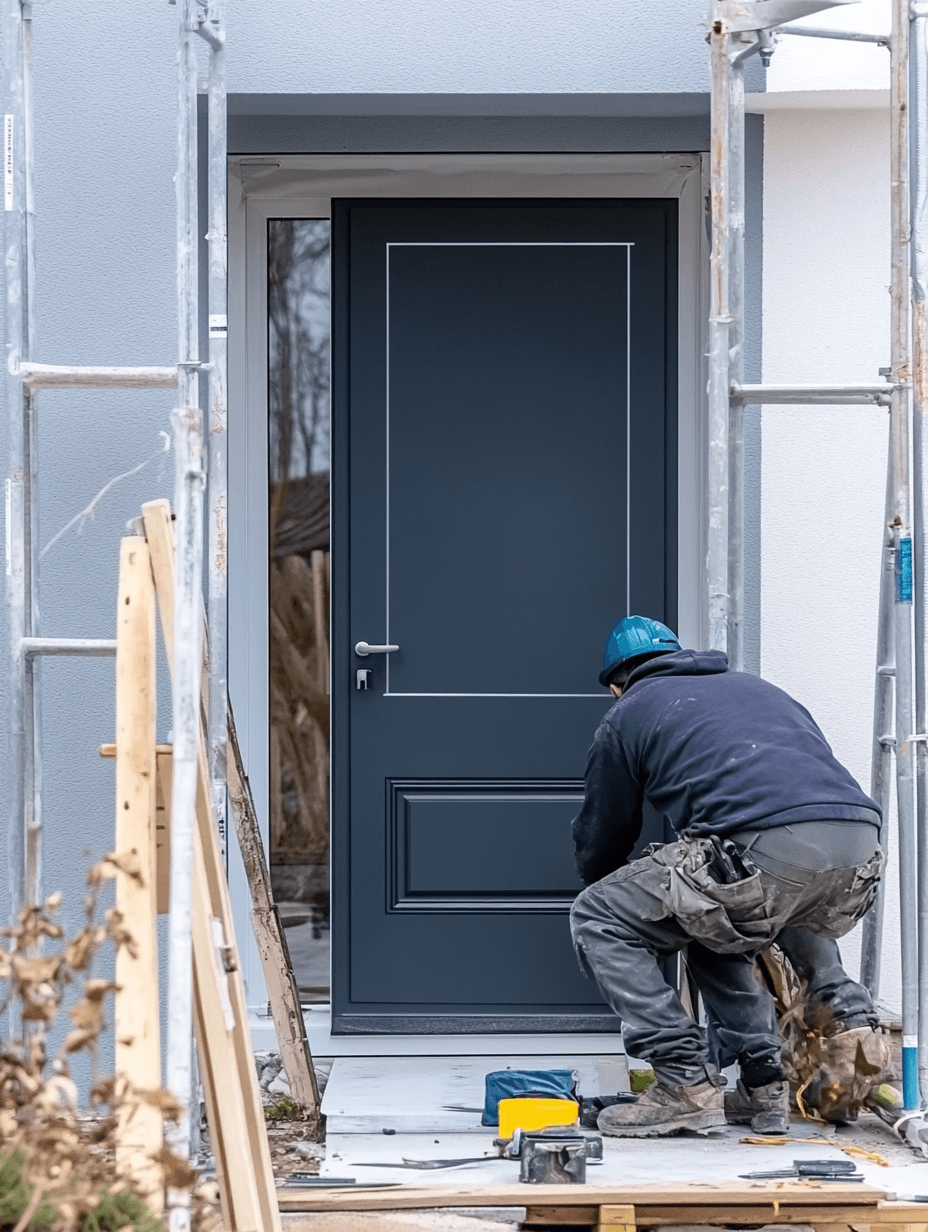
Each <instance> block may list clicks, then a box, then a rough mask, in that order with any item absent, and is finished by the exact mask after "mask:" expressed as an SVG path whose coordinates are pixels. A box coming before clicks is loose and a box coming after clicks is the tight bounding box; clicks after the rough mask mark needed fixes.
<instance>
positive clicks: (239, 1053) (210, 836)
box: [142, 501, 280, 1232]
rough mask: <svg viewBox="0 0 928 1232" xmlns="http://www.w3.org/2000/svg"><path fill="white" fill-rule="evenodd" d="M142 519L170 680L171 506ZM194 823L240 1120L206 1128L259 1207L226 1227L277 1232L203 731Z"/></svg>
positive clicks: (225, 1077)
mask: <svg viewBox="0 0 928 1232" xmlns="http://www.w3.org/2000/svg"><path fill="white" fill-rule="evenodd" d="M142 518H143V522H144V526H145V537H146V539H147V540H148V547H149V551H150V553H151V560H152V572H153V574H154V578H155V593H156V595H157V598H158V609H159V612H160V613H161V617H162V631H163V633H164V638H165V647H166V650H167V658H168V665H169V667H170V669H171V673H172V678H173V671H174V622H173V612H174V588H175V561H174V533H173V525H172V523H171V514H170V505H169V504H168V502H167V501H151V502H149V503H148V504H145V505H143V506H142ZM166 613H167V614H168V617H169V618H168V620H167V621H165V614H166ZM196 823H197V824H196V832H197V852H198V853H199V857H200V859H201V868H202V872H203V884H204V886H205V890H206V904H207V910H208V914H209V917H210V921H211V922H212V921H213V920H217V921H219V926H220V928H221V930H222V933H223V943H224V948H225V962H226V972H225V981H224V985H223V987H224V991H225V993H226V995H227V996H228V1000H229V1004H230V1007H231V1014H230V1021H231V1031H230V1032H229V1035H230V1039H231V1044H232V1054H233V1055H232V1058H231V1061H232V1063H231V1064H228V1065H223V1067H222V1068H221V1069H219V1068H217V1069H215V1070H214V1071H213V1072H214V1078H215V1080H216V1081H218V1086H216V1087H214V1094H215V1095H216V1097H217V1100H220V1099H221V1098H222V1093H223V1091H224V1089H225V1088H227V1087H231V1086H235V1085H236V1082H235V1081H230V1080H232V1079H236V1080H237V1086H238V1088H239V1090H240V1091H241V1093H242V1098H243V1100H244V1115H243V1116H240V1117H236V1116H232V1117H230V1116H228V1115H224V1114H223V1113H222V1112H220V1111H219V1110H218V1109H217V1111H216V1112H214V1114H213V1115H214V1120H213V1121H212V1122H211V1129H212V1130H213V1136H214V1139H215V1138H216V1137H218V1136H220V1135H223V1136H225V1137H229V1136H233V1135H235V1136H238V1137H240V1138H242V1140H243V1142H244V1144H245V1146H246V1147H247V1150H248V1153H249V1155H250V1168H251V1170H252V1172H253V1174H254V1179H255V1184H256V1186H257V1196H258V1201H259V1203H260V1218H259V1219H258V1221H257V1222H256V1223H250V1222H249V1223H244V1222H243V1223H239V1224H232V1226H231V1229H230V1232H257V1230H258V1229H260V1232H279V1229H280V1210H279V1207H278V1205H277V1198H276V1192H275V1188H274V1173H273V1169H272V1167H271V1155H270V1149H269V1147H268V1140H267V1128H266V1126H265V1123H264V1109H263V1106H262V1103H261V1093H260V1090H259V1088H258V1077H257V1074H256V1072H255V1064H254V1057H253V1055H252V1049H251V1038H250V1036H249V1033H248V1011H247V1006H246V1003H245V988H244V985H243V983H242V977H241V963H240V961H239V955H238V947H237V945H236V942H235V930H234V927H233V923H232V905H231V901H230V898H229V885H228V882H227V881H226V875H225V867H224V864H223V860H222V854H221V852H220V849H219V836H218V833H217V827H216V819H215V817H214V816H213V810H212V802H211V799H210V779H209V768H208V765H207V760H206V744H205V741H204V739H203V733H202V731H201V732H200V734H199V748H198V751H197V800H196ZM194 955H196V946H194ZM209 1025H210V1024H209V1023H207V1022H206V1020H205V1019H204V1026H206V1027H209ZM211 1038H212V1037H211V1036H210V1035H208V1034H201V1036H200V1041H199V1042H200V1047H201V1050H203V1049H205V1048H206V1047H208V1046H209V1044H210V1040H211ZM243 1131H244V1133H243ZM217 1162H218V1155H217ZM235 1180H236V1178H233V1177H231V1176H229V1175H228V1174H227V1175H226V1181H227V1182H228V1183H235Z"/></svg>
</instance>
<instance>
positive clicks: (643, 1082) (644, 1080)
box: [628, 1069, 656, 1095]
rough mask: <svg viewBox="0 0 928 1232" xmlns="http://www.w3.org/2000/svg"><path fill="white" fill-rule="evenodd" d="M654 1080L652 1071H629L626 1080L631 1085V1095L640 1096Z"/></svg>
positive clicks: (654, 1076)
mask: <svg viewBox="0 0 928 1232" xmlns="http://www.w3.org/2000/svg"><path fill="white" fill-rule="evenodd" d="M655 1078H656V1075H655V1073H654V1070H653V1069H630V1070H629V1071H628V1079H629V1082H630V1083H631V1084H632V1094H633V1095H640V1094H641V1092H642V1091H646V1090H647V1089H648V1087H649V1086H650V1085H651V1083H652V1082H654V1081H655Z"/></svg>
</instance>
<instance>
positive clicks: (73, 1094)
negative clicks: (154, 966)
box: [0, 854, 218, 1232]
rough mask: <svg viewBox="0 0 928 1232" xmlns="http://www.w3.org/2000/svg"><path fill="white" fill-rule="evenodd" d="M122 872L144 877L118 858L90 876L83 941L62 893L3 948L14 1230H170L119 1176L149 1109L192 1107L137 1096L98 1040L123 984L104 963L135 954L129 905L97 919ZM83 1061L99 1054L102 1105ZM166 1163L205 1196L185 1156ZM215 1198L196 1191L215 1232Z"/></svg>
mask: <svg viewBox="0 0 928 1232" xmlns="http://www.w3.org/2000/svg"><path fill="white" fill-rule="evenodd" d="M117 870H119V871H121V872H123V873H126V874H127V875H128V876H130V877H132V876H135V877H137V876H138V869H137V868H135V869H134V868H133V867H132V864H131V862H130V861H129V860H127V859H123V858H120V857H117V856H115V855H112V854H111V855H109V856H107V857H105V858H104V860H102V861H101V862H100V863H99V864H97V865H94V866H93V867H92V868H91V869H90V872H89V874H88V878H87V882H88V887H89V892H88V894H87V896H86V898H85V902H84V907H85V917H86V918H85V923H84V925H83V927H82V928H81V929H80V930H79V931H78V932H76V933H75V934H74V935H73V936H71V937H68V938H66V937H65V936H64V930H63V929H62V927H61V925H60V924H59V923H58V922H57V916H58V911H59V908H60V905H61V895H60V894H53V895H52V896H51V897H50V898H48V899H47V900H46V901H45V902H44V903H42V904H41V905H39V906H34V907H26V908H24V909H23V910H22V911H21V912H20V913H19V917H18V920H17V923H16V925H15V926H14V927H11V928H4V929H0V936H2V937H5V938H7V939H8V940H7V944H6V945H0V984H2V985H5V989H4V996H3V999H2V1001H0V1014H3V1016H4V1019H5V1021H6V1022H14V1023H16V1024H17V1031H18V1032H19V1035H18V1038H8V1039H6V1040H3V1041H2V1042H0V1230H2V1232H6V1230H7V1229H10V1230H12V1232H25V1230H26V1229H27V1228H28V1229H35V1230H38V1229H44V1228H48V1229H54V1230H55V1232H120V1230H122V1232H128V1230H129V1229H134V1230H135V1232H159V1230H161V1229H163V1225H162V1223H161V1221H160V1219H157V1218H156V1217H155V1216H154V1215H152V1214H151V1212H150V1211H149V1210H148V1208H147V1207H146V1205H145V1201H144V1196H143V1195H142V1194H141V1193H138V1192H136V1191H135V1188H134V1185H133V1181H132V1178H131V1177H128V1176H126V1175H122V1174H121V1173H120V1172H119V1171H118V1169H117V1165H116V1132H117V1125H118V1124H120V1123H122V1124H123V1125H125V1124H126V1122H127V1120H130V1121H131V1117H132V1115H133V1112H134V1111H135V1110H136V1109H139V1108H141V1107H142V1106H144V1105H149V1106H152V1105H154V1106H156V1107H157V1108H159V1109H160V1110H161V1111H162V1113H163V1114H164V1115H165V1116H166V1117H168V1118H174V1117H176V1116H177V1115H178V1113H179V1111H180V1109H179V1108H178V1106H177V1104H176V1102H175V1101H174V1099H173V1097H172V1096H171V1095H170V1094H169V1093H168V1092H167V1091H164V1090H155V1091H142V1090H137V1089H134V1088H132V1087H131V1086H130V1084H129V1083H128V1082H126V1081H125V1080H124V1079H122V1078H114V1077H111V1076H101V1074H100V1073H99V1063H98V1061H99V1059H98V1044H99V1041H100V1038H101V1035H102V1034H103V1032H104V1030H105V1029H106V1009H107V1005H108V1002H109V999H110V997H111V996H112V994H113V993H114V992H115V991H116V985H115V984H114V983H113V981H112V980H109V979H102V978H99V977H97V976H95V975H94V974H93V963H94V960H95V958H96V957H97V956H98V954H99V953H100V951H101V948H103V947H107V948H108V949H109V950H110V952H112V953H113V954H115V952H116V951H118V950H119V949H120V948H122V947H126V949H127V950H128V951H129V952H130V953H132V952H134V947H135V942H134V940H133V938H132V937H131V935H130V934H129V932H128V931H127V929H126V927H125V924H124V921H123V918H122V915H121V913H120V912H119V911H118V909H117V908H115V907H112V908H110V909H109V910H108V911H106V912H105V914H104V923H99V922H98V920H97V916H98V898H99V892H100V888H101V887H102V885H103V884H104V882H106V881H107V880H109V879H111V878H112V877H114V876H115V874H116V871H117ZM56 943H57V948H54V949H53V948H52V947H53V946H55V945H56ZM72 986H73V987H74V988H75V990H76V991H77V993H78V996H77V999H76V1000H75V1001H74V1003H73V1004H72V1005H71V1006H70V1008H69V1009H68V1011H67V1016H68V1018H69V1019H70V1021H71V1030H69V1031H68V1033H67V1035H66V1036H65V1039H64V1042H63V1044H62V1047H61V1049H60V1052H59V1054H58V1055H57V1056H55V1057H54V1058H52V1059H49V1057H48V1052H47V1042H48V1034H49V1031H50V1029H51V1027H52V1024H53V1023H54V1022H55V1021H56V1019H57V1016H58V1013H59V1010H60V1008H61V1005H62V1001H63V999H64V996H65V993H66V991H67V990H68V989H69V988H71V987H72ZM80 1053H85V1054H87V1055H88V1056H89V1058H90V1063H91V1072H92V1084H91V1087H90V1092H89V1095H90V1107H89V1109H85V1110H83V1111H82V1110H81V1109H80V1108H79V1104H78V1089H77V1086H76V1084H75V1082H74V1080H73V1079H72V1077H71V1072H70V1058H71V1057H73V1056H76V1055H78V1054H80ZM158 1162H159V1163H160V1165H161V1168H162V1172H163V1175H164V1181H165V1185H166V1186H167V1185H170V1186H171V1187H174V1188H186V1189H193V1187H194V1185H195V1184H196V1182H197V1175H196V1173H195V1172H194V1171H193V1170H192V1169H191V1168H190V1167H189V1166H188V1164H187V1163H186V1161H185V1160H182V1159H179V1158H178V1157H177V1156H175V1155H173V1154H172V1153H171V1152H170V1151H169V1150H167V1149H164V1150H163V1151H162V1152H161V1155H160V1156H159V1159H158ZM211 1196H213V1195H206V1194H203V1193H199V1194H198V1195H197V1194H195V1200H194V1205H195V1211H196V1217H197V1220H198V1223H199V1226H200V1228H201V1229H203V1232H206V1229H207V1228H209V1227H210V1226H211V1225H212V1226H218V1216H217V1214H216V1210H215V1207H214V1205H213V1204H212V1203H211V1202H210V1201H209V1200H208V1197H211Z"/></svg>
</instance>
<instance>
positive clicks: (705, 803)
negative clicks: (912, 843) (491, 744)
mask: <svg viewBox="0 0 928 1232" xmlns="http://www.w3.org/2000/svg"><path fill="white" fill-rule="evenodd" d="M599 679H600V683H601V684H603V685H605V686H607V687H608V688H609V689H610V691H611V692H612V694H613V696H614V697H615V699H616V701H615V704H614V705H613V706H612V707H611V709H610V710H609V711H608V712H607V713H606V715H605V717H604V719H603V721H602V723H601V724H600V725H599V728H598V729H597V731H596V735H595V737H594V741H593V745H592V748H591V749H590V753H589V757H588V761H587V767H586V781H585V796H584V802H583V807H582V809H581V810H580V813H579V814H578V816H577V817H576V818H575V820H574V822H573V838H574V852H575V856H576V860H577V868H578V870H579V873H580V877H581V879H582V880H583V881H584V883H585V884H586V886H587V889H585V890H584V891H583V892H582V893H581V894H580V895H579V896H578V898H577V899H576V901H575V903H574V905H573V908H572V910H571V931H572V935H573V941H574V947H575V949H576V952H577V957H578V959H579V962H580V966H581V968H582V969H583V970H584V971H585V972H586V973H587V974H588V975H591V976H592V977H593V978H594V979H595V980H596V982H597V983H598V985H599V987H600V989H601V991H602V993H603V996H604V997H605V999H606V1000H607V1001H608V1003H609V1004H610V1005H611V1006H612V1008H613V1009H614V1010H615V1012H616V1014H617V1015H618V1016H619V1018H620V1019H621V1020H622V1026H623V1035H624V1040H625V1046H626V1048H627V1050H628V1052H629V1053H630V1054H632V1055H633V1056H636V1057H642V1058H646V1059H647V1060H648V1061H649V1062H650V1064H651V1065H652V1067H653V1069H654V1072H655V1075H656V1079H657V1080H656V1081H655V1082H654V1083H653V1084H652V1085H651V1086H650V1087H648V1089H647V1091H646V1092H645V1093H644V1094H643V1095H642V1096H641V1097H640V1098H639V1100H638V1101H637V1103H636V1104H617V1105H614V1106H613V1107H610V1108H606V1109H604V1110H603V1112H602V1113H601V1114H600V1117H599V1127H600V1129H601V1130H602V1131H603V1132H604V1133H606V1134H613V1135H616V1136H620V1137H621V1136H630V1137H651V1136H657V1135H664V1134H672V1133H677V1132H678V1131H680V1130H683V1129H711V1128H713V1127H719V1126H723V1125H725V1123H726V1117H725V1095H724V1091H723V1087H724V1079H723V1078H722V1077H721V1076H720V1074H719V1072H718V1068H717V1066H716V1065H715V1064H714V1063H713V1061H712V1059H710V1055H709V1051H708V1043H707V1039H706V1034H705V1031H704V1030H703V1028H702V1027H700V1026H699V1025H698V1024H697V1023H695V1022H694V1021H693V1020H692V1019H691V1018H690V1016H689V1015H688V1014H687V1013H686V1011H685V1010H684V1008H683V1005H682V1004H681V1002H680V999H679V997H678V996H677V994H676V992H675V991H674V990H673V989H672V988H671V987H670V986H669V985H668V984H667V983H666V981H665V980H664V978H663V976H662V975H661V971H660V967H659V965H658V962H659V959H662V958H665V957H667V956H669V955H671V954H675V953H677V952H679V951H680V950H682V949H683V948H684V947H688V949H687V965H688V967H689V970H690V972H691V974H692V976H693V978H694V980H695V983H696V985H697V987H698V988H699V991H700V993H701V994H702V998H703V1000H704V1002H705V1003H706V1006H707V1008H708V1012H709V1017H710V1021H711V1023H712V1025H713V1036H714V1039H715V1042H716V1048H717V1049H718V1050H720V1051H721V1052H722V1053H723V1054H727V1059H730V1058H731V1057H737V1059H738V1061H739V1062H740V1066H741V1079H740V1082H739V1085H738V1088H737V1091H736V1092H734V1094H733V1096H731V1095H730V1097H729V1105H730V1111H731V1115H732V1119H734V1120H743V1119H750V1120H751V1121H752V1124H754V1126H755V1128H756V1129H759V1130H766V1131H767V1132H784V1131H785V1130H786V1129H787V1128H788V1123H789V1088H788V1085H787V1082H786V1081H785V1074H784V1069H783V1063H782V1060H781V1055H780V1048H781V1040H780V1037H779V1034H778V1031H777V1024H776V1018H775V1013H774V1005H773V1001H772V998H771V997H770V995H769V993H768V992H767V991H766V989H765V988H764V987H763V986H762V985H761V984H760V982H759V981H758V979H757V978H756V972H755V969H754V968H755V963H754V956H755V955H756V954H757V953H758V952H760V951H761V950H764V949H766V948H767V947H769V946H770V945H771V943H772V942H774V941H775V940H777V939H778V938H780V939H781V940H783V941H784V942H786V943H788V942H789V941H792V943H793V944H792V949H793V952H794V954H795V955H796V962H797V966H798V967H799V968H800V969H801V968H802V967H803V962H804V959H803V954H805V956H806V959H807V960H808V961H805V967H806V968H807V970H806V971H805V978H806V982H807V984H808V983H809V976H810V975H812V974H813V971H814V970H815V974H817V975H818V976H820V978H817V979H816V978H814V976H813V979H812V981H811V982H812V984H813V985H814V993H813V995H814V996H815V997H817V998H818V1001H819V1003H820V1004H821V1006H822V1017H823V1018H824V1019H827V1020H828V1021H827V1022H823V1024H822V1033H823V1036H825V1035H827V1036H828V1040H829V1043H828V1047H829V1048H830V1049H831V1052H832V1054H833V1055H834V1057H835V1058H836V1060H835V1064H834V1065H833V1066H832V1067H831V1068H832V1069H833V1071H834V1072H835V1073H838V1072H843V1068H842V1065H841V1064H839V1063H838V1062H839V1061H841V1059H842V1058H844V1057H846V1055H847V1054H848V1052H849V1051H850V1053H851V1055H852V1056H853V1055H856V1049H857V1048H858V1047H861V1048H863V1050H864V1053H865V1054H866V1055H867V1056H869V1057H872V1058H877V1059H878V1060H879V1061H880V1063H881V1064H882V1063H883V1061H885V1053H884V1051H883V1048H882V1046H881V1037H880V1036H879V1035H878V1034H877V1032H876V1031H875V1029H874V1028H875V1025H876V1020H875V1018H873V1017H872V1005H871V1003H870V1000H869V997H868V995H867V993H866V990H865V989H863V988H861V987H860V985H857V984H854V982H853V981H852V980H850V978H849V977H848V976H847V974H846V973H845V972H844V970H843V968H842V967H841V965H840V959H839V956H838V952H837V946H836V945H835V944H834V941H833V940H830V939H833V938H836V937H840V936H843V935H844V934H845V933H847V932H848V931H849V930H850V929H851V928H853V926H854V924H855V923H856V922H857V921H858V920H859V919H861V917H862V916H863V915H864V914H865V912H866V911H867V909H868V908H869V906H870V904H871V902H872V901H873V898H874V896H875V893H876V888H877V883H878V881H879V878H880V875H881V871H882V867H883V853H882V851H881V849H880V846H879V840H880V824H881V817H880V811H879V808H878V807H877V805H876V804H874V802H873V801H872V800H871V799H870V798H869V797H868V796H867V795H865V794H864V792H863V791H862V790H861V788H860V787H859V786H858V784H857V783H856V782H855V781H854V779H853V778H852V777H851V775H850V774H849V773H848V772H847V770H845V768H844V767H843V766H842V765H841V764H840V763H839V762H838V761H837V759H836V758H835V756H834V754H833V753H832V751H831V749H830V748H829V746H828V743H827V742H826V740H825V737H824V736H823V735H822V733H821V731H820V730H819V728H818V727H817V725H816V724H815V722H814V720H813V719H812V717H811V715H810V714H809V713H808V711H806V710H805V709H804V708H803V707H802V706H800V705H799V703H798V702H796V701H794V700H793V699H792V698H791V697H789V695H788V694H786V693H784V692H783V691H782V690H781V689H778V688H776V686H774V685H772V684H769V683H767V682H766V681H764V680H761V679H759V678H758V677H756V676H751V675H748V674H746V673H742V672H732V671H730V670H729V668H728V661H727V659H726V656H725V655H724V654H721V653H720V652H718V651H694V650H684V649H682V647H681V646H680V643H679V642H678V640H677V638H676V636H675V635H674V634H673V633H672V632H671V630H670V629H668V628H667V627H666V625H663V624H661V623H660V622H659V621H656V620H650V619H648V618H647V617H642V616H627V617H625V618H624V619H623V620H620V621H619V622H618V624H616V625H615V627H614V628H613V629H612V631H611V632H610V634H609V637H608V639H607V641H606V646H605V650H604V653H603V670H602V672H601V673H600V677H599ZM645 801H648V802H649V803H650V804H651V805H652V806H653V807H654V809H656V811H657V812H658V813H659V814H661V815H662V816H663V817H664V818H665V819H666V821H668V822H669V823H670V825H671V826H672V828H673V830H674V831H675V833H676V835H677V840H676V841H675V842H671V843H668V844H666V845H655V846H656V849H655V847H652V848H651V849H649V851H648V853H647V854H645V855H644V856H643V857H642V858H640V859H637V860H634V861H632V862H631V863H628V858H629V856H630V854H631V851H632V849H633V847H634V846H635V843H636V842H637V840H638V838H639V835H640V833H641V827H642V807H643V804H644V802H645ZM804 938H808V939H809V940H808V942H806V941H804ZM819 938H820V939H822V941H823V943H824V949H823V948H822V947H821V946H820V947H818V948H816V945H815V940H817V939H819ZM822 966H824V967H827V971H818V970H817V968H821V967H822ZM838 973H839V974H838ZM800 974H802V971H801V970H800ZM829 1033H830V1034H829ZM826 1051H827V1049H826ZM716 1059H718V1058H716ZM722 1059H723V1062H724V1060H725V1059H726V1058H725V1057H723V1058H722ZM844 1068H846V1067H844ZM870 1068H871V1069H872V1068H874V1067H873V1066H870Z"/></svg>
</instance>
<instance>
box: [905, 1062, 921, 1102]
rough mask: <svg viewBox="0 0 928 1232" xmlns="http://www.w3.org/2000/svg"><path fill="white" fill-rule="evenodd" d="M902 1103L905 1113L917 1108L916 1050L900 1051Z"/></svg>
mask: <svg viewBox="0 0 928 1232" xmlns="http://www.w3.org/2000/svg"><path fill="white" fill-rule="evenodd" d="M902 1102H903V1104H904V1105H905V1109H906V1111H909V1110H911V1109H913V1108H918V1107H919V1105H920V1103H921V1101H920V1099H919V1094H918V1048H903V1049H902Z"/></svg>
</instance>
